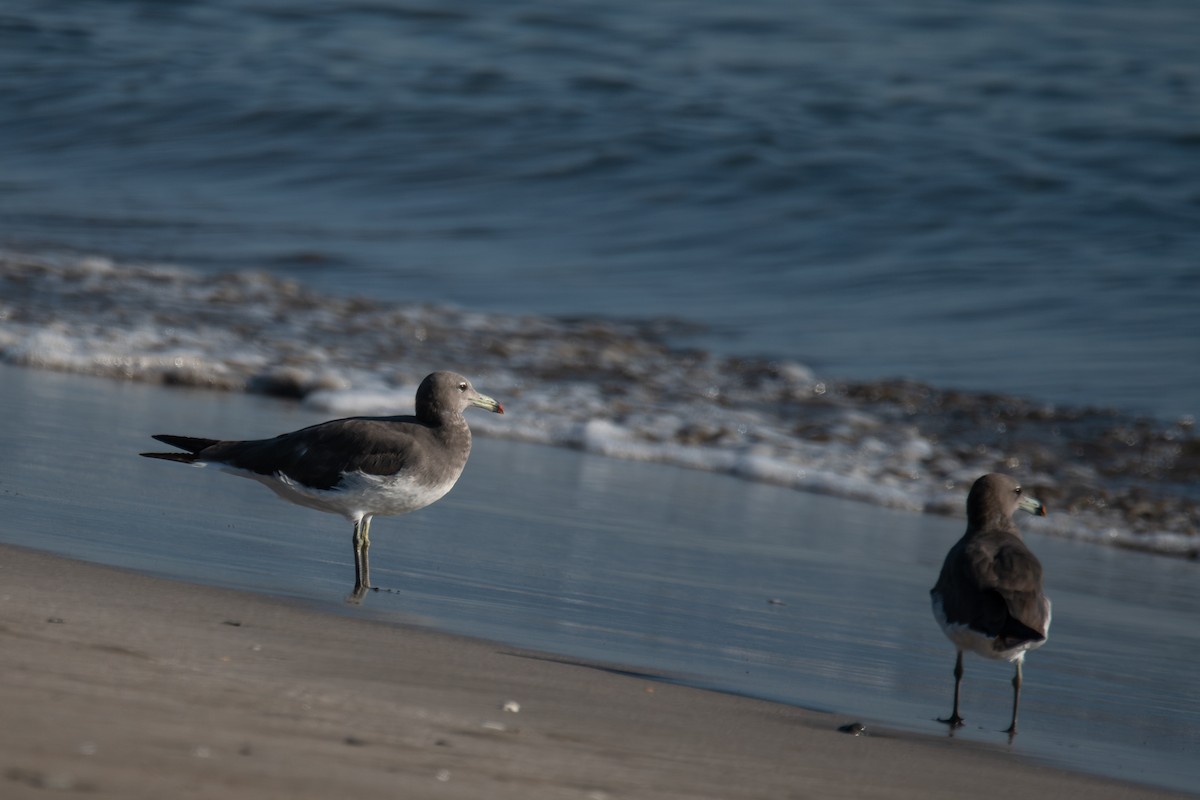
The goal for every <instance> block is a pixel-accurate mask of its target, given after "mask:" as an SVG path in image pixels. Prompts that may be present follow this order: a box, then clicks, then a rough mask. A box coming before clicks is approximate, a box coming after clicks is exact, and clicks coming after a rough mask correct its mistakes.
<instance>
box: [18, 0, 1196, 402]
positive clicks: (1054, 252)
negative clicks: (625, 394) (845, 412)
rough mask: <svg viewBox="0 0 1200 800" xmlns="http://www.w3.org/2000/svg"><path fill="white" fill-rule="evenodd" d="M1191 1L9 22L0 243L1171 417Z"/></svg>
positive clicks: (530, 0) (140, 8)
mask: <svg viewBox="0 0 1200 800" xmlns="http://www.w3.org/2000/svg"><path fill="white" fill-rule="evenodd" d="M1197 52H1200V25H1198V24H1197V11H1196V9H1195V6H1194V4H1193V3H1191V2H1188V0H1150V2H1145V3H1137V4H1128V3H1117V2H1109V1H1107V0H1099V2H1088V3H1081V2H1077V0H1050V1H1049V2H1015V3H1005V4H980V3H975V2H967V1H966V0H929V1H928V2H918V3H914V4H902V5H899V6H898V5H896V4H891V3H884V2H871V1H870V0H860V1H858V2H843V0H837V2H834V1H833V0H818V1H817V2H811V3H803V4H799V3H790V2H782V0H747V2H742V3H738V4H734V5H730V4H728V3H718V2H712V1H711V0H695V1H694V2H675V1H674V0H659V1H658V2H653V3H633V2H621V1H617V2H611V1H610V2H603V3H600V2H560V1H559V0H555V1H554V2H549V1H548V0H515V2H510V3H504V4H495V3H488V2H478V1H473V0H452V1H450V2H439V3H418V2H412V3H408V2H391V1H390V0H346V1H345V2H330V1H327V0H323V1H318V0H287V1H286V2H283V1H282V0H279V1H276V0H251V2H233V1H232V0H205V2H154V1H151V0H138V1H133V0H120V1H114V2H76V3H69V4H57V3H43V2H39V1H38V0H8V2H6V3H4V5H3V7H2V8H0V107H2V108H3V113H2V114H0V245H3V246H4V247H7V248H9V249H10V250H15V251H19V252H43V251H68V252H85V253H94V254H100V255H104V256H109V257H113V258H117V259H121V260H133V261H151V262H172V263H178V264H182V265H184V266H186V267H189V268H195V269H200V270H241V269H248V268H253V269H262V268H265V269H269V270H272V271H277V272H279V273H282V274H285V275H288V276H291V277H294V278H298V279H300V280H302V281H304V282H306V283H309V284H311V285H313V286H316V287H318V288H321V289H328V290H337V291H339V292H355V293H361V294H369V295H372V296H374V297H380V298H391V299H395V300H402V301H434V302H450V303H455V304H459V305H462V306H465V307H468V308H475V309H480V310H498V311H510V312H518V313H530V314H551V315H566V314H584V313H586V314H599V315H604V316H611V317H629V316H633V317H640V318H662V317H667V316H671V317H679V318H683V319H686V320H690V321H693V322H697V323H701V324H703V325H705V326H707V330H706V332H705V333H703V334H701V335H698V336H695V337H692V338H691V339H690V340H689V342H688V343H690V344H697V345H701V346H704V347H706V348H711V349H715V350H717V351H720V352H726V353H745V354H758V353H762V354H768V355H772V356H779V357H786V358H790V359H796V360H799V361H802V362H804V363H807V364H809V365H811V366H813V367H814V368H816V369H817V370H819V371H821V372H822V373H829V374H834V375H838V376H844V377H850V378H864V379H873V378H879V377H884V376H893V375H903V376H907V377H912V378H917V379H920V380H924V381H928V382H932V383H934V384H937V385H940V386H953V387H961V388H971V389H984V390H993V391H1007V392H1014V393H1019V394H1025V395H1029V396H1032V397H1035V398H1039V399H1042V400H1047V401H1052V402H1056V403H1065V404H1072V405H1087V404H1099V405H1116V406H1120V407H1123V408H1126V409H1129V410H1133V411H1138V412H1148V413H1151V414H1155V415H1158V416H1162V417H1168V418H1174V417H1177V416H1180V415H1185V414H1194V412H1195V409H1196V397H1197V396H1198V393H1200V358H1197V355H1196V354H1197V345H1198V344H1200V314H1197V313H1196V312H1197V309H1198V308H1200V264H1198V263H1197V262H1198V258H1197V255H1198V253H1200V182H1198V179H1200V61H1198V60H1197V59H1196V57H1195V54H1196V53H1197Z"/></svg>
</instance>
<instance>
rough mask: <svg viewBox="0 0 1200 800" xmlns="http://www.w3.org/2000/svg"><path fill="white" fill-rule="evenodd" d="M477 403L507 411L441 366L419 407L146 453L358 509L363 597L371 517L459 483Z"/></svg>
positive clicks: (173, 441) (339, 510)
mask: <svg viewBox="0 0 1200 800" xmlns="http://www.w3.org/2000/svg"><path fill="white" fill-rule="evenodd" d="M468 406H478V407H479V408H484V409H487V410H488V411H493V412H495V413H497V414H503V413H504V408H503V407H502V406H501V405H500V404H499V403H498V402H496V401H495V400H493V399H492V398H490V397H485V396H484V395H482V394H480V393H479V392H477V391H475V388H474V387H473V386H471V382H470V381H468V380H467V379H466V378H464V377H463V376H461V375H456V374H455V373H453V372H435V373H433V374H431V375H429V376H428V377H426V378H425V380H423V381H421V385H420V387H419V388H418V389H417V400H416V414H415V415H414V416H396V417H351V418H348V419H338V420H332V421H330V422H323V423H321V424H319V425H313V426H311V427H308V428H303V429H301V430H298V431H293V432H292V433H285V434H281V435H280V436H276V437H275V438H273V439H256V440H251V441H220V440H218V439H200V438H195V437H191V436H170V435H165V436H155V437H154V438H155V439H157V440H158V441H160V442H163V443H165V444H169V445H171V446H172V447H178V448H180V449H182V450H186V451H187V452H185V453H142V455H143V456H147V457H149V458H162V459H166V460H167V461H180V462H183V463H185V464H194V465H197V466H205V465H207V464H218V465H220V467H221V469H222V470H224V471H226V472H230V473H232V474H234V475H241V476H243V477H246V478H253V479H254V480H256V481H259V482H260V483H262V484H264V485H265V486H267V488H269V489H271V491H273V492H275V494H277V495H279V496H280V497H282V498H283V499H284V500H288V501H290V502H292V503H296V504H298V505H302V506H308V507H309V508H315V509H317V510H319V511H328V512H330V513H333V514H341V515H342V516H344V517H346V518H347V519H349V520H350V521H351V522H353V523H354V592H353V593H352V594H351V595H350V597H349V598H347V599H348V600H350V601H351V602H359V601H361V600H362V596H363V595H364V594H366V592H367V590H368V589H370V588H371V577H370V566H369V563H368V561H367V551H368V549H369V548H370V546H371V539H370V529H371V518H372V517H374V516H375V515H377V514H381V515H389V514H406V513H408V512H409V511H415V510H416V509H418V508H424V507H425V506H427V505H429V504H430V503H433V502H435V501H436V500H439V499H441V498H442V497H443V496H444V495H445V494H446V493H447V492H449V491H450V489H451V488H452V487H453V486H454V484H455V482H456V481H457V480H458V476H459V475H461V474H462V471H463V467H464V466H466V463H467V457H468V456H469V455H470V454H471V429H470V428H469V427H467V421H466V419H465V418H464V417H463V411H465V410H466V408H467V407H468Z"/></svg>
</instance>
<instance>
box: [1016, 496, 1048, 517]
mask: <svg viewBox="0 0 1200 800" xmlns="http://www.w3.org/2000/svg"><path fill="white" fill-rule="evenodd" d="M1017 508H1019V509H1021V510H1023V511H1028V512H1029V513H1030V514H1033V515H1034V516H1035V517H1044V516H1046V504H1045V503H1043V502H1042V501H1041V500H1038V499H1037V498H1036V497H1029V496H1028V495H1021V499H1020V500H1018V501H1017Z"/></svg>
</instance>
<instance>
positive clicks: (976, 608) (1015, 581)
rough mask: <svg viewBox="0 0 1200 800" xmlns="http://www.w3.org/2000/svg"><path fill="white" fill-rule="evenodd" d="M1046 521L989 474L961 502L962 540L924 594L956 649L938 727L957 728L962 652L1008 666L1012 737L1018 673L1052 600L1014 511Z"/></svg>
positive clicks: (1040, 510)
mask: <svg viewBox="0 0 1200 800" xmlns="http://www.w3.org/2000/svg"><path fill="white" fill-rule="evenodd" d="M1018 508H1019V509H1022V510H1024V511H1028V512H1030V513H1032V514H1037V515H1039V516H1045V514H1046V506H1045V505H1043V504H1042V503H1041V502H1040V501H1038V500H1035V499H1033V498H1032V497H1029V496H1028V495H1026V494H1024V493H1023V492H1022V491H1021V486H1020V484H1018V483H1017V482H1016V481H1015V480H1013V479H1012V478H1010V477H1009V476H1007V475H1000V474H997V473H992V474H990V475H984V476H983V477H982V478H980V479H979V480H977V481H975V485H974V486H972V487H971V493H970V494H969V495H968V496H967V532H966V533H965V534H963V537H962V538H961V539H959V540H958V543H957V544H955V545H954V546H953V547H951V548H950V552H949V553H947V554H946V561H945V563H944V564H943V565H942V573H941V575H939V576H938V580H937V585H936V586H934V587H933V589H931V590H930V592H929V594H930V596H931V598H932V600H933V616H934V617H935V618H936V619H937V621H938V623H939V624H940V625H941V626H942V630H943V631H945V633H946V636H947V637H948V638H949V639H950V641H952V642H953V643H954V646H955V647H956V648H958V659H957V660H956V661H955V663H954V710H953V711H952V712H951V713H950V716H949V717H948V718H947V719H942V720H939V722H945V723H947V724H948V725H950V726H951V728H957V727H960V726H961V725H962V724H963V718H962V717H961V716H959V713H958V692H959V687H960V686H961V684H962V676H963V652H964V651H967V650H970V651H972V652H974V653H977V654H979V655H981V656H983V657H985V658H992V659H998V660H1004V661H1011V662H1013V663H1015V664H1016V666H1017V671H1016V674H1015V675H1013V679H1012V686H1013V707H1012V724H1011V725H1010V726H1009V728H1008V731H1007V733H1008V734H1009V735H1010V736H1011V735H1013V734H1015V733H1016V732H1017V704H1018V703H1019V702H1020V699H1021V665H1022V664H1023V663H1024V661H1025V653H1026V652H1027V651H1029V650H1033V649H1034V648H1037V647H1041V646H1042V645H1043V644H1045V642H1046V635H1047V633H1048V632H1049V630H1050V600H1049V599H1048V598H1047V597H1046V595H1045V594H1044V593H1043V592H1042V565H1041V563H1040V562H1039V561H1038V560H1037V556H1035V555H1034V554H1033V553H1032V552H1030V550H1029V548H1028V547H1026V546H1025V542H1023V541H1022V540H1021V533H1020V531H1018V530H1017V526H1016V524H1015V523H1014V522H1013V513H1014V512H1015V511H1016V510H1017V509H1018Z"/></svg>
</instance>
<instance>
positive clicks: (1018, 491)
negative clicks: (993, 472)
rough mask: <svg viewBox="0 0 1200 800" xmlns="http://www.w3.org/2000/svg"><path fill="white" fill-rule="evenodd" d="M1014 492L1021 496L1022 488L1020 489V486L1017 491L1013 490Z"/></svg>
mask: <svg viewBox="0 0 1200 800" xmlns="http://www.w3.org/2000/svg"><path fill="white" fill-rule="evenodd" d="M1013 491H1014V492H1016V493H1017V494H1020V493H1021V487H1020V486H1018V487H1017V488H1016V489H1013Z"/></svg>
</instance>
